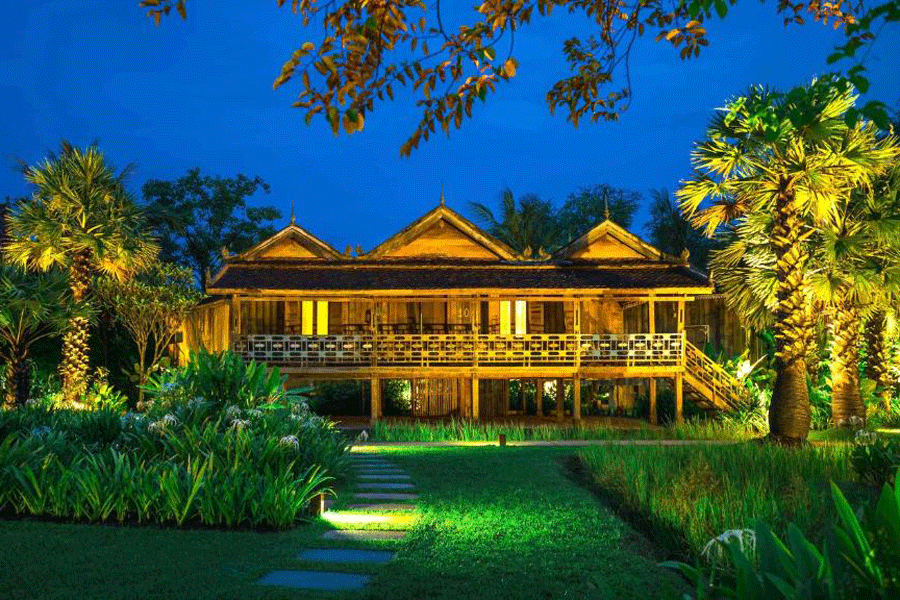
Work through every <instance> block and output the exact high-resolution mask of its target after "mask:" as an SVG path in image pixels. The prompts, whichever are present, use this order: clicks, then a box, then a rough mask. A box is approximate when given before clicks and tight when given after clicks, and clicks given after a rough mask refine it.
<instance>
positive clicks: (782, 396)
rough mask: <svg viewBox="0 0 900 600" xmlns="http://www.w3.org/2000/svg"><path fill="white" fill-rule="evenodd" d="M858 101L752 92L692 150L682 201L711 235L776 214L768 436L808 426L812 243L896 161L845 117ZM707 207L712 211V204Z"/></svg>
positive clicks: (847, 91) (797, 432)
mask: <svg viewBox="0 0 900 600" xmlns="http://www.w3.org/2000/svg"><path fill="white" fill-rule="evenodd" d="M855 100H856V96H855V95H854V93H853V91H852V89H851V88H849V87H848V86H844V85H840V84H838V83H837V82H835V81H833V80H829V79H823V80H819V81H816V82H813V84H812V85H810V86H806V87H798V88H795V89H793V90H791V91H790V92H789V93H786V94H781V93H777V92H771V91H768V90H764V89H761V88H752V89H751V90H750V92H749V93H748V94H747V95H746V96H743V97H740V98H737V99H735V100H733V101H731V102H729V104H728V105H727V106H726V108H725V109H724V110H722V111H720V112H719V113H717V114H716V116H715V117H714V119H713V122H712V124H711V126H710V128H709V130H708V132H707V139H706V140H705V141H703V142H701V143H698V144H697V145H696V147H695V149H694V152H693V164H694V167H695V169H696V175H695V176H694V178H693V179H691V180H690V181H686V182H684V183H683V185H682V187H681V188H680V189H679V190H678V194H677V195H678V197H679V200H680V202H681V206H682V208H683V210H685V212H686V213H687V214H688V215H689V216H692V217H693V223H694V224H695V225H696V226H698V227H702V228H704V230H705V231H706V233H707V234H708V235H710V236H712V235H715V233H716V232H717V231H718V230H719V229H720V228H721V227H722V226H726V225H728V224H734V223H737V222H739V221H740V220H741V219H744V218H745V217H746V216H747V215H751V214H754V213H768V214H771V215H772V226H771V228H770V229H769V231H768V232H767V235H768V243H769V244H770V245H771V247H772V250H773V252H774V259H775V264H774V285H775V295H776V304H775V306H774V319H773V321H774V332H775V338H776V361H775V369H776V373H777V375H776V379H775V384H774V388H773V393H772V404H771V408H770V412H769V429H770V438H771V439H772V440H773V441H778V442H785V443H796V442H799V441H801V440H803V439H805V438H806V435H807V433H808V431H809V423H810V405H809V395H808V391H807V386H806V373H807V368H806V352H807V349H808V347H809V344H810V338H811V335H812V332H813V324H812V323H811V320H810V313H809V307H810V305H809V298H808V294H807V293H806V290H805V283H806V277H807V269H808V266H809V264H808V263H809V249H808V247H807V240H808V238H809V237H810V236H811V235H814V234H815V231H816V228H817V227H818V226H820V225H821V224H823V223H825V222H826V221H827V220H828V219H830V218H831V217H832V216H833V215H834V214H835V213H836V212H837V211H839V210H840V208H841V206H842V205H843V203H844V202H846V199H847V198H849V196H850V194H852V193H853V192H854V191H855V190H857V189H858V188H860V187H862V186H865V185H868V184H871V183H872V180H873V179H874V178H875V177H876V176H877V175H879V174H881V173H883V172H885V171H886V170H887V169H888V168H889V167H890V165H891V161H893V160H894V159H895V157H896V156H897V148H896V146H894V145H893V143H892V141H890V140H887V139H885V138H881V137H879V135H878V129H877V127H875V126H874V125H873V124H872V123H870V122H868V121H861V120H857V122H856V123H855V124H854V125H853V126H852V127H851V126H849V125H848V124H847V120H846V119H845V115H846V114H847V112H848V111H850V110H851V109H853V107H854V103H855ZM707 203H708V204H707Z"/></svg>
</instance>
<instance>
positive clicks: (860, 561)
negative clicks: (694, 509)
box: [663, 482, 900, 600]
mask: <svg viewBox="0 0 900 600" xmlns="http://www.w3.org/2000/svg"><path fill="white" fill-rule="evenodd" d="M831 494H832V500H833V503H834V507H835V512H836V513H837V515H838V519H837V522H836V523H834V524H833V525H831V526H830V527H829V528H828V530H827V532H826V534H825V535H821V536H820V537H822V538H823V539H824V540H825V541H824V542H822V543H821V544H819V545H818V546H817V545H816V544H815V543H813V542H812V541H810V540H809V539H807V536H805V535H804V533H803V532H802V530H801V529H800V528H798V527H797V526H796V525H794V524H790V525H788V527H787V540H786V541H784V540H782V539H781V538H780V537H779V536H778V535H776V534H775V533H774V532H773V531H772V529H771V527H769V525H767V524H766V523H765V522H760V523H759V524H757V526H756V529H755V536H754V537H755V542H756V543H755V548H754V549H753V551H750V549H749V548H747V547H746V546H745V547H741V546H740V545H739V544H738V543H737V542H736V541H735V540H733V539H732V540H729V541H728V542H727V543H725V544H724V546H725V548H726V550H727V555H728V556H729V558H730V565H729V566H730V568H728V569H724V570H722V569H718V570H717V569H716V568H715V567H712V568H707V569H704V568H700V567H692V566H689V565H686V564H684V563H678V562H669V563H663V565H664V566H667V567H669V568H672V569H676V570H678V571H680V572H681V573H682V574H683V575H685V576H686V577H687V578H688V579H689V580H690V581H691V582H692V584H693V585H694V588H695V595H694V597H695V598H697V599H698V600H699V599H706V598H741V599H746V600H755V599H759V600H772V599H777V598H823V599H832V598H835V599H837V598H848V599H856V598H897V597H900V482H898V483H896V484H895V486H894V489H893V490H892V489H891V488H890V486H887V485H885V486H884V488H883V489H882V492H881V496H880V497H879V499H878V501H877V502H876V503H875V504H874V506H869V507H867V508H866V510H865V511H864V517H863V519H862V520H860V519H859V518H858V517H857V516H856V514H855V513H854V511H853V510H852V509H851V507H850V504H849V503H848V502H847V500H846V498H845V497H844V495H843V494H842V493H841V491H840V489H839V488H838V487H837V486H836V485H835V484H834V483H832V484H831ZM685 597H688V598H690V597H691V596H690V595H686V596H685Z"/></svg>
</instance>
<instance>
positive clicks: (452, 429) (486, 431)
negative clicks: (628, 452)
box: [372, 419, 751, 442]
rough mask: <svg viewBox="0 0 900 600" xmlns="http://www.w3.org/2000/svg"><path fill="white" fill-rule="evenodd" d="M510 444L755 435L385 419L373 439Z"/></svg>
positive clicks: (716, 427) (687, 426) (717, 425)
mask: <svg viewBox="0 0 900 600" xmlns="http://www.w3.org/2000/svg"><path fill="white" fill-rule="evenodd" d="M501 434H502V435H505V436H506V439H507V440H510V441H525V440H537V441H559V440H664V439H674V440H720V441H721V440H745V439H748V438H749V437H750V436H751V434H750V433H749V432H746V431H744V430H741V429H739V428H737V427H734V426H731V425H728V424H726V423H722V422H719V421H714V420H708V419H707V420H696V421H690V422H686V423H683V424H680V425H670V426H666V427H651V426H649V425H647V424H646V423H643V422H641V421H637V420H636V421H635V422H634V424H633V426H631V427H615V426H610V425H600V424H580V425H572V424H571V422H567V423H561V424H559V425H556V424H541V425H527V424H523V423H519V422H515V421H506V422H504V421H492V422H480V421H472V420H467V419H451V420H449V421H440V422H427V421H400V420H391V419H383V420H379V421H376V422H375V423H374V424H373V425H372V439H373V440H376V441H382V442H477V441H493V440H496V439H497V438H498V437H499V436H500V435H501Z"/></svg>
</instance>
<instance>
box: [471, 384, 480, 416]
mask: <svg viewBox="0 0 900 600" xmlns="http://www.w3.org/2000/svg"><path fill="white" fill-rule="evenodd" d="M478 388H479V385H478V378H477V377H473V378H472V420H474V421H477V420H478V404H479V397H478Z"/></svg>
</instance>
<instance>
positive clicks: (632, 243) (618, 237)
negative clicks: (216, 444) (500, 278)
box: [553, 219, 681, 263]
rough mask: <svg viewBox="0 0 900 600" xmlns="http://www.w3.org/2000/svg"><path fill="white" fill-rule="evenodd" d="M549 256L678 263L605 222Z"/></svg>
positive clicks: (678, 261) (611, 222) (624, 230)
mask: <svg viewBox="0 0 900 600" xmlns="http://www.w3.org/2000/svg"><path fill="white" fill-rule="evenodd" d="M553 256H554V258H613V257H615V258H646V259H650V260H655V261H660V262H672V263H680V262H681V261H680V260H678V259H676V258H675V257H673V256H669V255H668V254H666V253H665V252H662V251H660V250H657V249H656V248H654V247H653V246H651V245H650V244H648V243H647V242H645V241H644V240H642V239H641V238H639V237H638V236H636V235H634V234H633V233H631V232H630V231H628V230H626V229H625V228H624V227H622V226H621V225H618V224H617V223H615V222H613V221H610V220H609V219H607V220H605V221H603V222H602V223H600V224H599V225H597V226H595V227H593V228H591V229H590V230H589V231H588V232H587V233H585V234H584V235H582V236H581V237H580V238H578V239H576V240H574V241H572V242H570V243H569V244H567V245H565V246H563V247H562V248H560V249H559V250H557V251H556V252H555V253H554V255H553Z"/></svg>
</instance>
